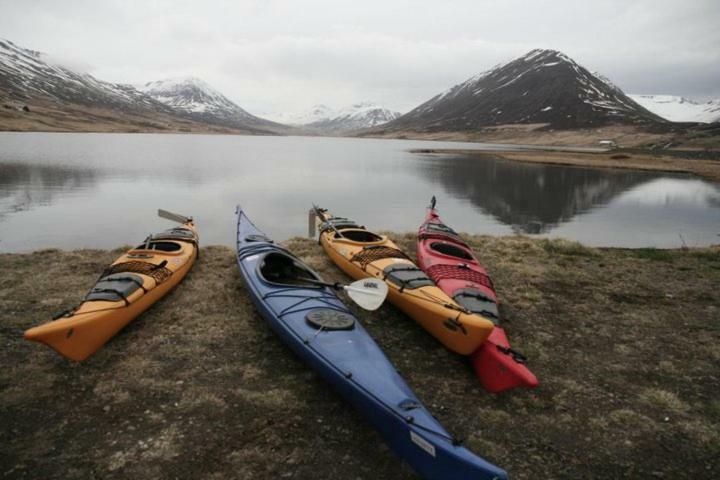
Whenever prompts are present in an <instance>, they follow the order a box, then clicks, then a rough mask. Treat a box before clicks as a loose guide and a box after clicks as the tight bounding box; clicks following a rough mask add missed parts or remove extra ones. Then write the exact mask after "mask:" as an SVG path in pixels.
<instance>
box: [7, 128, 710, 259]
mask: <svg viewBox="0 0 720 480" xmlns="http://www.w3.org/2000/svg"><path fill="white" fill-rule="evenodd" d="M469 146H470V145H462V144H452V143H443V142H420V141H400V140H377V139H351V138H313V137H243V136H219V135H218V136H212V135H122V134H39V133H38V134H14V133H0V242H1V243H0V250H2V251H27V250H33V249H38V248H46V247H58V248H67V249H72V248H80V247H93V248H112V247H116V246H118V245H122V244H127V243H131V242H134V241H137V239H142V238H144V237H145V236H146V235H147V234H148V233H150V232H153V231H156V230H157V228H158V222H161V223H162V222H163V221H162V220H159V219H158V218H157V217H156V216H155V211H156V209H157V208H166V209H169V210H174V211H178V212H180V213H186V214H189V215H193V216H195V217H196V219H197V220H198V225H199V228H200V232H201V238H202V241H203V244H205V245H210V244H225V245H230V246H232V245H233V243H234V235H235V227H234V221H235V219H234V216H233V210H234V206H235V205H236V204H237V203H238V202H240V203H242V204H243V206H244V207H245V208H246V209H247V210H248V211H249V212H251V213H252V215H253V218H254V219H255V220H257V221H258V223H259V225H260V226H262V228H263V229H264V230H265V231H266V233H268V234H269V235H270V236H271V237H273V238H275V239H277V240H283V239H286V238H289V237H291V236H295V235H304V234H305V233H306V232H307V209H308V208H309V206H310V205H311V204H312V203H313V202H316V203H319V204H321V205H323V206H327V207H328V208H331V209H332V210H333V211H335V212H337V213H339V214H343V215H347V216H350V217H353V218H355V219H356V220H358V221H360V222H361V223H364V224H366V225H368V226H369V227H372V228H373V229H380V230H393V231H397V232H401V231H413V230H416V229H417V227H418V224H419V223H420V221H421V220H422V218H423V216H424V206H425V205H427V202H428V200H429V197H430V196H431V195H433V194H435V195H438V197H439V199H440V208H441V211H442V214H443V218H445V220H446V221H447V222H448V223H450V224H451V225H453V227H455V228H456V229H458V230H460V231H464V232H468V233H484V234H496V235H502V234H508V233H512V232H513V231H515V232H519V233H528V234H541V235H553V236H563V237H566V238H569V239H574V240H579V241H582V242H585V243H589V244H592V245H600V246H630V247H638V246H647V245H655V246H666V247H671V246H677V245H678V244H679V237H680V236H682V238H683V239H686V240H687V242H688V244H690V245H708V244H711V243H718V237H717V234H718V233H720V194H718V186H717V185H716V184H712V183H710V182H706V181H703V180H699V179H696V178H692V177H687V176H685V177H682V176H671V175H666V174H658V173H652V172H635V171H630V170H606V169H586V168H574V167H565V166H547V165H538V164H523V163H517V162H510V161H505V160H499V159H496V160H479V159H477V158H469V157H463V156H452V155H445V156H441V155H424V154H421V155H418V154H412V153H409V152H408V150H409V149H414V148H432V147H434V148H451V147H454V148H463V147H469ZM472 146H477V145H472Z"/></svg>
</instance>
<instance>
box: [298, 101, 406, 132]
mask: <svg viewBox="0 0 720 480" xmlns="http://www.w3.org/2000/svg"><path fill="white" fill-rule="evenodd" d="M398 117H400V112H393V111H392V110H388V109H387V108H384V107H381V106H379V105H376V104H374V103H370V102H362V103H356V104H355V105H351V106H350V107H347V108H344V109H342V110H337V111H335V112H333V113H332V115H331V116H330V117H329V118H324V119H320V120H317V121H314V122H312V123H309V124H307V125H306V126H307V127H311V128H314V129H317V130H322V131H325V132H349V131H352V130H361V129H364V128H372V127H377V126H379V125H384V124H386V123H387V122H390V121H392V120H395V119H396V118H398Z"/></svg>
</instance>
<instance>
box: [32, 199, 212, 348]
mask: <svg viewBox="0 0 720 480" xmlns="http://www.w3.org/2000/svg"><path fill="white" fill-rule="evenodd" d="M168 215H171V216H172V217H170V216H168ZM161 216H165V217H166V218H170V219H172V220H177V221H182V222H181V223H182V224H181V225H180V226H178V227H176V228H172V229H170V230H166V231H164V232H161V233H157V234H154V235H151V236H150V237H148V238H147V239H146V241H145V242H144V243H143V244H142V245H140V246H139V247H137V248H133V249H132V250H130V251H128V252H126V253H125V254H123V255H122V256H121V257H120V258H118V259H117V260H115V262H114V263H113V264H112V265H110V266H109V267H108V268H107V269H105V271H104V272H103V273H102V274H101V275H100V278H99V280H98V281H97V283H96V284H95V286H94V287H93V288H92V289H91V290H90V292H89V293H88V294H87V296H86V297H85V299H84V301H83V302H82V303H81V304H80V305H78V306H77V307H75V308H73V309H72V310H70V311H67V312H65V313H63V314H60V315H59V316H58V317H56V318H55V319H54V320H53V321H50V322H48V323H45V324H43V325H39V326H37V327H34V328H31V329H29V330H28V331H26V332H25V338H26V339H27V340H32V341H35V342H41V343H44V344H46V345H48V346H49V347H51V348H53V349H55V350H56V351H57V352H58V353H59V354H61V355H64V356H65V357H67V358H69V359H71V360H76V361H82V360H85V359H86V358H87V357H89V356H90V355H92V354H93V353H95V352H96V351H97V350H98V349H100V347H102V346H103V345H104V344H105V343H106V342H107V341H108V340H110V338H112V337H113V335H115V334H116V333H117V332H119V331H120V330H121V329H122V328H123V327H125V325H127V324H128V323H130V322H131V321H132V320H134V319H135V318H136V317H137V316H138V315H140V314H141V313H142V312H144V311H145V310H147V309H148V308H149V307H150V306H152V305H153V304H154V303H155V302H157V301H158V300H159V299H161V298H162V297H163V296H165V294H166V293H168V292H169V291H170V290H171V289H172V288H173V287H174V286H176V285H177V284H178V283H180V281H181V280H182V279H183V278H184V277H185V275H186V274H187V273H188V271H190V268H192V266H193V264H194V263H195V259H196V258H197V256H198V234H197V231H196V229H195V224H194V222H193V220H192V219H191V218H186V217H182V216H180V215H176V214H170V213H169V212H164V211H161Z"/></svg>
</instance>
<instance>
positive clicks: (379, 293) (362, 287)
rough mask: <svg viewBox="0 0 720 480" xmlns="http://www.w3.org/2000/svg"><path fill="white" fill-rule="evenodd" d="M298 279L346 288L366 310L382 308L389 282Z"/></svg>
mask: <svg viewBox="0 0 720 480" xmlns="http://www.w3.org/2000/svg"><path fill="white" fill-rule="evenodd" d="M298 280H302V281H303V282H308V283H312V284H313V285H322V286H324V287H330V288H334V289H335V290H345V291H346V292H347V294H348V297H350V299H351V300H352V301H353V302H355V303H357V304H358V306H360V307H361V308H363V309H365V310H369V311H373V310H377V309H378V308H380V305H382V304H383V302H384V301H385V297H387V294H388V286H387V283H385V282H383V281H382V280H378V279H377V278H363V279H362V280H357V281H355V282H353V283H351V284H350V285H342V284H340V283H329V282H323V281H321V280H315V279H312V278H305V277H298Z"/></svg>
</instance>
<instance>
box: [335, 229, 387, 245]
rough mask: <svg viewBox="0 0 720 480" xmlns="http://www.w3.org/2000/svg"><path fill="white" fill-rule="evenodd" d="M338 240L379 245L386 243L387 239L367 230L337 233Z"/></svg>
mask: <svg viewBox="0 0 720 480" xmlns="http://www.w3.org/2000/svg"><path fill="white" fill-rule="evenodd" d="M335 239H336V240H350V241H351V242H356V243H379V242H383V241H385V238H384V237H383V236H381V235H378V234H376V233H373V232H369V231H367V230H361V229H358V230H343V231H342V232H337V233H335Z"/></svg>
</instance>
